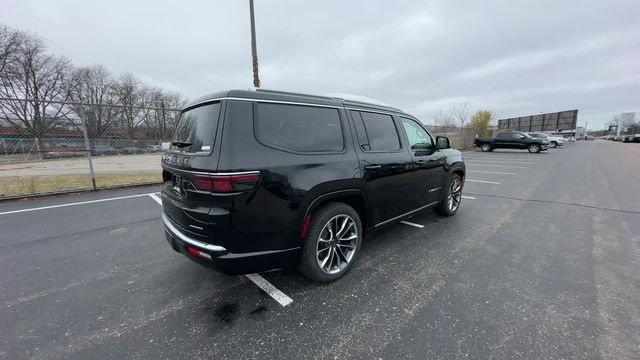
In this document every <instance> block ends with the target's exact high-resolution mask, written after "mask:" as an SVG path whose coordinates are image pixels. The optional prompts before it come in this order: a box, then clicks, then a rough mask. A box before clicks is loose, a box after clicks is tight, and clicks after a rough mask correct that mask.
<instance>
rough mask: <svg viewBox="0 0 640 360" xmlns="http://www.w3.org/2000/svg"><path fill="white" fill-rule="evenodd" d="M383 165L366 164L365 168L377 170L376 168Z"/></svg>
mask: <svg viewBox="0 0 640 360" xmlns="http://www.w3.org/2000/svg"><path fill="white" fill-rule="evenodd" d="M381 167H382V165H366V166H365V167H364V168H365V169H367V170H375V169H380V168H381Z"/></svg>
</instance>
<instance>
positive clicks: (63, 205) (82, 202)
mask: <svg viewBox="0 0 640 360" xmlns="http://www.w3.org/2000/svg"><path fill="white" fill-rule="evenodd" d="M151 194H155V193H146V194H136V195H127V196H118V197H113V198H107V199H98V200H89V201H78V202H74V203H68V204H59V205H50V206H41V207H37V208H29V209H21V210H12V211H5V212H0V215H7V214H17V213H22V212H30V211H38V210H47V209H56V208H61V207H67V206H76V205H84V204H95V203H101V202H106V201H113V200H122V199H132V198H137V197H142V196H149V195H151Z"/></svg>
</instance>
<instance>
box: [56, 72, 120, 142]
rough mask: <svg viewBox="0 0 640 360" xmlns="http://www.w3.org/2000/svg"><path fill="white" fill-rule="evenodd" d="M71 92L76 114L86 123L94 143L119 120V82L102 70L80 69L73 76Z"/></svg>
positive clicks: (89, 135)
mask: <svg viewBox="0 0 640 360" xmlns="http://www.w3.org/2000/svg"><path fill="white" fill-rule="evenodd" d="M72 79H73V81H72V84H73V86H72V88H71V92H70V96H69V97H70V99H71V101H72V102H71V105H70V107H71V108H72V109H73V112H74V113H75V114H76V115H77V116H78V117H80V118H81V119H84V121H85V123H86V126H87V135H88V137H89V138H90V139H95V138H97V137H100V136H101V135H102V134H104V132H105V131H106V130H107V129H109V128H111V127H113V125H114V124H115V123H116V122H117V120H118V116H119V114H118V111H119V110H120V108H119V107H117V106H115V105H116V103H117V100H118V98H117V94H116V82H115V81H114V79H113V77H112V76H111V74H110V73H109V71H108V70H107V69H106V68H105V67H103V66H101V65H96V66H93V67H84V68H77V69H75V70H74V71H73V75H72Z"/></svg>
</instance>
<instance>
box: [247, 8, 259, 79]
mask: <svg viewBox="0 0 640 360" xmlns="http://www.w3.org/2000/svg"><path fill="white" fill-rule="evenodd" d="M249 13H250V16H251V57H252V60H253V86H254V87H255V88H259V87H260V76H258V50H257V49H256V19H255V16H254V15H253V0H249Z"/></svg>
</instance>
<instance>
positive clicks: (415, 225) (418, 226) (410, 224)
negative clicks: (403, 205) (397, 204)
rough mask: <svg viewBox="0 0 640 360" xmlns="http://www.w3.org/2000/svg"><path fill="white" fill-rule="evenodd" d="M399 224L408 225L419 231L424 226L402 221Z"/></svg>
mask: <svg viewBox="0 0 640 360" xmlns="http://www.w3.org/2000/svg"><path fill="white" fill-rule="evenodd" d="M400 222H401V223H402V224H405V225H409V226H413V227H417V228H420V229H422V228H423V227H424V225H420V224H416V223H412V222H409V221H404V220H402V221H400Z"/></svg>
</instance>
